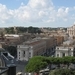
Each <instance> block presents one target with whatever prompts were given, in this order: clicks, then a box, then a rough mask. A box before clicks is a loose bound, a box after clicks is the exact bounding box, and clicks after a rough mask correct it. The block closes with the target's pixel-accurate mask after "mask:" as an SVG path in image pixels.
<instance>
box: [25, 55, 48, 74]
mask: <svg viewBox="0 0 75 75" xmlns="http://www.w3.org/2000/svg"><path fill="white" fill-rule="evenodd" d="M46 60H47V59H46V58H45V57H43V56H35V57H33V58H31V59H30V60H29V63H28V64H27V66H26V72H36V73H38V72H39V71H40V70H41V69H43V68H45V67H46V66H47V65H48V64H47V62H46Z"/></svg>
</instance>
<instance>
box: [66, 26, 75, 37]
mask: <svg viewBox="0 0 75 75" xmlns="http://www.w3.org/2000/svg"><path fill="white" fill-rule="evenodd" d="M67 33H68V34H69V36H71V37H73V36H75V25H73V26H71V27H69V28H67Z"/></svg>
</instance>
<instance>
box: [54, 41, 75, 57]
mask: <svg viewBox="0 0 75 75" xmlns="http://www.w3.org/2000/svg"><path fill="white" fill-rule="evenodd" d="M63 56H75V46H74V41H73V40H69V41H65V42H63V44H62V45H60V46H57V47H56V52H55V57H63Z"/></svg>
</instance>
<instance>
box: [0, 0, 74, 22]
mask: <svg viewBox="0 0 75 75" xmlns="http://www.w3.org/2000/svg"><path fill="white" fill-rule="evenodd" d="M74 8H75V7H74ZM69 11H70V8H69V7H60V8H58V9H56V8H55V6H54V5H53V2H52V1H51V0H29V2H28V3H27V5H24V3H23V2H22V3H21V6H20V7H19V8H18V9H14V10H11V9H8V8H7V7H6V6H5V5H2V4H0V22H2V23H6V22H9V21H10V22H12V20H13V21H14V22H15V20H16V21H18V22H54V21H57V20H59V19H62V20H64V21H67V20H68V16H69Z"/></svg>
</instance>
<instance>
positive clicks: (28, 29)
mask: <svg viewBox="0 0 75 75" xmlns="http://www.w3.org/2000/svg"><path fill="white" fill-rule="evenodd" d="M5 32H6V33H8V34H15V33H17V34H18V33H25V32H28V33H41V32H42V31H41V30H40V28H38V27H32V26H30V27H16V31H15V30H14V27H9V28H5Z"/></svg>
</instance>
